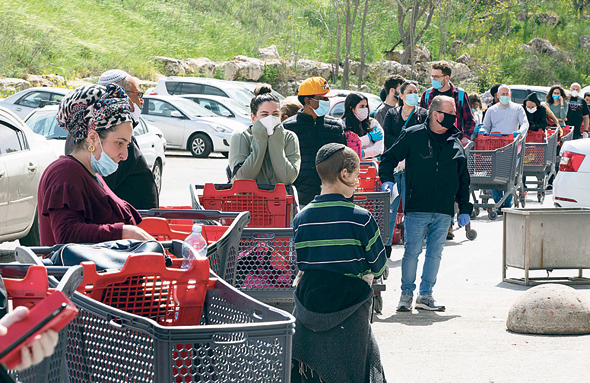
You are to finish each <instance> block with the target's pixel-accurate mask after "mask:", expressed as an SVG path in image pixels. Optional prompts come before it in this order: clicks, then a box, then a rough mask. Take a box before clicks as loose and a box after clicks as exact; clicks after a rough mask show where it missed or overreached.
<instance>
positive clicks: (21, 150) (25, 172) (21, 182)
mask: <svg viewBox="0 0 590 383" xmlns="http://www.w3.org/2000/svg"><path fill="white" fill-rule="evenodd" d="M56 159H57V156H56V155H55V153H54V152H53V149H52V148H51V146H49V144H48V143H47V139H45V137H43V136H41V135H39V134H35V133H33V131H32V130H31V129H30V128H29V127H28V126H27V125H26V124H25V123H23V121H22V120H21V119H20V118H19V117H17V116H16V115H15V114H14V113H12V112H11V111H9V110H7V109H6V108H3V107H1V106H0V242H4V241H14V240H15V239H19V240H20V243H21V245H24V246H39V219H38V217H37V189H38V187H39V180H40V179H41V175H42V174H43V172H44V171H45V169H46V168H47V166H48V165H49V164H50V163H52V162H53V161H55V160H56Z"/></svg>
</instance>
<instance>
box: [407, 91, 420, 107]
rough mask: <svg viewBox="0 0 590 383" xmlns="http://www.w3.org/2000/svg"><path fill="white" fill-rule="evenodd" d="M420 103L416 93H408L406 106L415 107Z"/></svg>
mask: <svg viewBox="0 0 590 383" xmlns="http://www.w3.org/2000/svg"><path fill="white" fill-rule="evenodd" d="M419 102H420V97H419V96H418V95H417V94H416V93H410V94H408V95H407V96H406V104H408V105H410V106H416V105H418V103H419Z"/></svg>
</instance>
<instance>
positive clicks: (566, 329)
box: [506, 283, 590, 335]
mask: <svg viewBox="0 0 590 383" xmlns="http://www.w3.org/2000/svg"><path fill="white" fill-rule="evenodd" d="M506 327H507V328H508V330H510V331H514V332H518V333H524V334H551V335H577V334H589V333H590V299H588V298H587V297H586V296H584V295H582V293H581V292H579V291H577V290H575V289H573V288H571V287H569V286H565V285H560V284H555V283H549V284H544V285H540V286H536V287H533V288H532V289H530V290H528V291H526V292H525V293H523V294H522V295H521V296H520V297H519V298H518V299H517V300H516V301H515V302H514V304H513V305H512V307H511V308H510V311H509V313H508V319H507V320H506Z"/></svg>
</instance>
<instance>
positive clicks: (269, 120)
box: [258, 114, 281, 136]
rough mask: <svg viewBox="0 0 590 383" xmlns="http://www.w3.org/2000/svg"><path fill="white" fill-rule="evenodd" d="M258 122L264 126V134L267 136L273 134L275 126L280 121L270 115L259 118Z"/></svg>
mask: <svg viewBox="0 0 590 383" xmlns="http://www.w3.org/2000/svg"><path fill="white" fill-rule="evenodd" d="M258 121H260V122H261V123H262V125H264V127H265V128H266V133H268V135H269V136H270V135H272V134H273V133H274V131H275V126H277V125H278V124H280V123H281V119H280V118H279V117H276V116H273V115H272V114H271V115H270V116H266V117H264V118H261V119H260V120H258Z"/></svg>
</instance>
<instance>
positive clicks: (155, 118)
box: [141, 96, 244, 158]
mask: <svg viewBox="0 0 590 383" xmlns="http://www.w3.org/2000/svg"><path fill="white" fill-rule="evenodd" d="M143 100H144V102H145V103H144V104H143V109H142V111H141V115H142V117H143V118H144V119H145V120H146V121H148V122H149V123H151V124H153V125H155V126H157V127H158V128H159V129H160V130H161V131H162V132H163V133H164V137H166V142H167V145H168V148H175V149H186V150H190V152H191V154H192V155H193V156H195V157H198V158H206V157H208V156H209V154H210V153H211V152H217V153H222V154H223V155H224V156H226V157H227V156H228V154H229V141H230V138H231V135H232V133H233V131H234V130H236V129H243V128H244V125H243V124H240V123H238V122H235V121H231V120H230V119H228V118H225V117H219V116H218V115H216V114H215V113H213V112H211V111H209V110H207V109H205V108H203V107H202V106H200V105H198V104H197V103H195V102H192V101H190V100H187V99H185V98H182V97H180V96H144V98H143Z"/></svg>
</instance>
